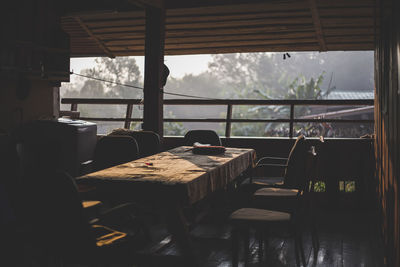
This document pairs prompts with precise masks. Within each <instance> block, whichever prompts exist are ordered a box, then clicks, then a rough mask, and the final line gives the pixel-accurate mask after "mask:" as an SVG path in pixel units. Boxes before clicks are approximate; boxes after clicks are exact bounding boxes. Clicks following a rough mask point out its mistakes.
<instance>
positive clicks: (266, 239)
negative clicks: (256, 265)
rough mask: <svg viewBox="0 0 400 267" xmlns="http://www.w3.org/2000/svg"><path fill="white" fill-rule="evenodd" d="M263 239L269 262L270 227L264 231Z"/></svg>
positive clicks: (266, 259) (266, 257)
mask: <svg viewBox="0 0 400 267" xmlns="http://www.w3.org/2000/svg"><path fill="white" fill-rule="evenodd" d="M263 240H264V254H265V262H266V263H267V262H268V249H269V234H268V229H264V231H263Z"/></svg>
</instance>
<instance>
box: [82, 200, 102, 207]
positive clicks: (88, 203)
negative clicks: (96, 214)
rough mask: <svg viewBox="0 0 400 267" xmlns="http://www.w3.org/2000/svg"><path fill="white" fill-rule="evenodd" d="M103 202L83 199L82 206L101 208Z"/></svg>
mask: <svg viewBox="0 0 400 267" xmlns="http://www.w3.org/2000/svg"><path fill="white" fill-rule="evenodd" d="M102 204H103V203H101V201H98V200H84V201H82V206H83V208H84V209H94V208H99V207H100V206H101V205H102Z"/></svg>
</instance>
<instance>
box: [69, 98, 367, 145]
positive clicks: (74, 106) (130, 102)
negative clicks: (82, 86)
mask: <svg viewBox="0 0 400 267" xmlns="http://www.w3.org/2000/svg"><path fill="white" fill-rule="evenodd" d="M61 103H62V104H71V111H77V110H78V105H79V104H102V105H126V116H125V117H124V118H105V117H80V119H82V120H88V121H121V122H124V127H125V128H130V123H131V122H138V121H142V120H143V119H142V118H132V109H133V106H134V105H142V104H143V102H142V100H141V99H115V98H114V99H104V98H63V99H62V100H61ZM164 105H191V106H195V105H209V106H211V105H212V106H216V105H219V106H220V105H223V106H226V110H227V112H226V117H225V118H212V119H209V118H207V119H183V118H173V119H172V118H164V122H221V123H226V128H225V136H226V137H230V135H231V125H232V123H236V122H242V123H243V122H247V123H260V122H263V123H268V122H277V123H289V137H293V125H294V123H321V122H328V123H329V122H340V123H373V122H374V120H369V119H329V118H295V115H294V110H295V106H373V105H374V100H372V99H371V100H364V99H359V100H358V99H357V100H353V99H351V100H250V99H237V100H236V99H235V100H233V99H230V100H202V99H201V100H200V99H165V100H164ZM235 105H236V106H240V105H246V106H250V105H252V106H289V107H290V112H289V114H290V115H289V118H288V119H282V118H271V119H236V118H232V110H233V106H235Z"/></svg>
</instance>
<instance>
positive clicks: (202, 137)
mask: <svg viewBox="0 0 400 267" xmlns="http://www.w3.org/2000/svg"><path fill="white" fill-rule="evenodd" d="M195 142H199V143H201V144H210V145H212V146H221V145H222V143H221V139H220V138H219V136H218V134H217V133H216V132H215V131H212V130H191V131H188V132H187V133H186V134H185V145H187V146H192V145H193V144H194V143H195Z"/></svg>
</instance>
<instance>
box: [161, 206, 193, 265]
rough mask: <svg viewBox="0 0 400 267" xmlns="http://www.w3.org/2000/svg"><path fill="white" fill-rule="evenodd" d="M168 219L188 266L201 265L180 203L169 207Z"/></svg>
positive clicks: (169, 228) (173, 235)
mask: <svg viewBox="0 0 400 267" xmlns="http://www.w3.org/2000/svg"><path fill="white" fill-rule="evenodd" d="M166 220H167V227H168V231H169V232H170V233H171V235H172V238H173V240H174V241H175V242H176V244H177V245H178V248H179V250H180V251H181V253H182V255H183V257H184V259H185V262H187V264H188V266H199V263H198V260H197V257H196V256H195V253H194V249H193V244H192V242H191V240H190V236H189V229H188V225H187V223H186V219H185V217H184V215H183V211H182V207H181V206H179V205H177V206H172V207H169V208H168V209H167V214H166Z"/></svg>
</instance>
